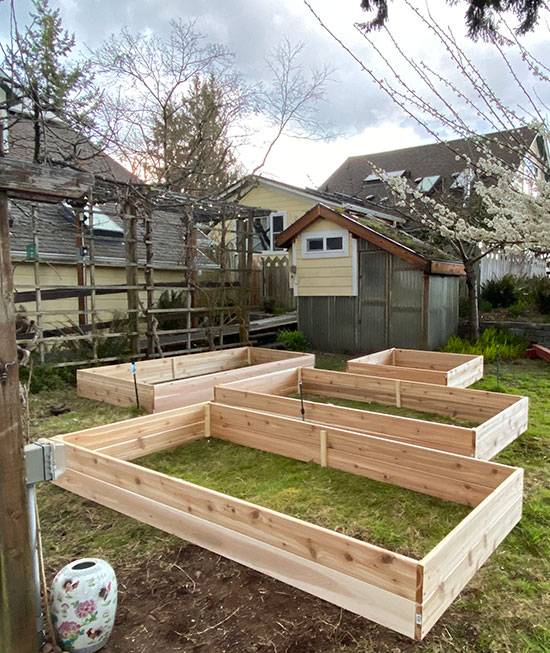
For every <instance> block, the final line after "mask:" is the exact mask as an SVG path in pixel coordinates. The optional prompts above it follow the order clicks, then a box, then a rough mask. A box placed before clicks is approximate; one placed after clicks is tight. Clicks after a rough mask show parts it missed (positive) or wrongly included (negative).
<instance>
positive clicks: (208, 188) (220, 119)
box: [146, 75, 239, 196]
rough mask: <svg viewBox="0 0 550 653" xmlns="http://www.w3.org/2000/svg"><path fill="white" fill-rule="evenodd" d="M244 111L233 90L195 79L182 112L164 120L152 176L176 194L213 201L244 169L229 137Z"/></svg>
mask: <svg viewBox="0 0 550 653" xmlns="http://www.w3.org/2000/svg"><path fill="white" fill-rule="evenodd" d="M237 111H238V107H237V106H236V105H235V103H234V97H233V94H232V92H231V88H230V86H228V85H227V84H222V83H220V82H219V81H218V80H217V79H216V77H215V76H214V75H209V76H208V77H206V78H201V77H200V76H195V77H194V78H193V80H192V81H191V84H190V88H189V90H188V91H187V93H186V94H185V96H184V98H183V101H181V102H180V103H179V104H178V107H177V109H175V108H174V107H173V105H169V106H168V107H167V110H166V111H165V112H164V113H163V115H162V117H160V116H159V117H158V119H157V120H156V122H155V126H154V129H153V132H152V137H151V140H150V143H149V150H150V152H151V153H152V156H151V157H150V159H149V162H148V163H147V165H146V167H147V173H148V175H150V176H151V177H153V178H154V179H156V180H157V181H159V182H160V183H164V184H166V186H167V187H168V188H169V189H171V190H174V191H181V192H185V193H188V194H190V195H197V196H203V195H210V194H212V193H215V192H217V191H219V190H221V189H223V188H225V187H226V186H228V185H229V184H230V183H232V182H233V181H235V179H236V178H237V176H238V173H239V169H238V165H237V159H236V156H235V152H234V147H233V144H232V141H231V137H230V134H229V131H230V128H231V126H232V124H233V122H234V120H233V115H234V113H235V112H237Z"/></svg>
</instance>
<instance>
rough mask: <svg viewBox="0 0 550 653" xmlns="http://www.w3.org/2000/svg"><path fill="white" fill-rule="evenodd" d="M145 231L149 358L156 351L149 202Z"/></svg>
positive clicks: (150, 209) (145, 209) (145, 218)
mask: <svg viewBox="0 0 550 653" xmlns="http://www.w3.org/2000/svg"><path fill="white" fill-rule="evenodd" d="M143 221H144V233H145V270H144V277H145V288H146V297H147V358H152V356H153V354H154V353H155V337H154V328H155V325H154V320H155V315H154V313H151V311H152V310H153V309H154V308H155V277H154V271H153V216H152V207H151V205H150V204H149V203H147V205H146V206H145V207H144V210H143Z"/></svg>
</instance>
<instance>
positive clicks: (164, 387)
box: [77, 347, 315, 413]
mask: <svg viewBox="0 0 550 653" xmlns="http://www.w3.org/2000/svg"><path fill="white" fill-rule="evenodd" d="M302 365H303V366H306V367H308V366H310V367H313V365H315V356H314V355H313V354H303V353H300V352H292V351H278V350H275V349H264V348H262V347H238V348H235V349H224V350H220V351H209V352H205V353H200V354H186V355H183V356H171V357H167V358H159V359H155V360H147V361H142V362H139V363H136V370H137V373H136V380H137V384H136V385H135V386H134V378H133V376H132V373H131V371H130V364H129V363H123V364H120V365H104V366H102V367H91V368H87V369H82V370H78V372H77V393H78V395H79V396H81V397H86V398H87V399H95V400H96V401H105V402H107V403H109V404H115V405H116V406H132V405H135V404H136V391H137V394H138V397H139V403H140V406H141V407H142V408H144V409H145V410H146V411H147V412H148V413H157V412H159V411H162V410H169V409H171V408H177V407H179V406H188V405H190V404H195V403H197V402H199V401H208V400H209V399H212V397H213V388H214V386H215V385H217V384H219V383H227V382H229V381H236V380H238V379H244V378H249V377H252V376H256V375H258V374H265V373H267V372H272V371H274V370H281V369H288V368H290V367H296V366H302Z"/></svg>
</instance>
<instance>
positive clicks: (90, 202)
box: [88, 193, 98, 361]
mask: <svg viewBox="0 0 550 653" xmlns="http://www.w3.org/2000/svg"><path fill="white" fill-rule="evenodd" d="M88 233H89V237H88V255H89V266H88V273H89V275H88V276H89V281H90V310H91V320H90V322H91V325H92V332H91V336H92V352H93V358H94V361H96V360H97V359H98V351H97V340H98V332H97V303H96V290H95V286H96V277H95V236H94V201H93V197H92V196H91V193H90V198H89V200H88Z"/></svg>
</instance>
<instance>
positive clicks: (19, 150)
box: [8, 112, 139, 183]
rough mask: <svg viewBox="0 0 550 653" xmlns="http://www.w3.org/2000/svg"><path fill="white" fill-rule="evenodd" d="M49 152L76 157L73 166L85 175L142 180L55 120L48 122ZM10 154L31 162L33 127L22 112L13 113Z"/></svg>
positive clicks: (54, 154)
mask: <svg viewBox="0 0 550 653" xmlns="http://www.w3.org/2000/svg"><path fill="white" fill-rule="evenodd" d="M47 126H48V130H47V136H48V150H49V154H51V155H52V157H53V158H56V157H57V158H59V159H61V160H65V159H66V158H67V156H69V155H70V156H71V157H73V158H72V159H71V161H70V163H71V165H73V166H74V167H76V168H79V169H81V170H84V171H85V172H91V173H93V174H95V175H99V176H102V177H105V178H107V179H112V180H114V181H120V182H124V183H126V182H131V181H133V182H138V181H139V179H138V177H136V176H135V175H133V174H132V173H131V172H130V171H129V170H126V168H125V167H124V166H122V165H120V163H118V162H117V161H115V160H114V159H113V158H112V157H110V156H109V155H108V154H106V153H105V152H102V151H100V150H99V149H98V148H97V147H96V146H95V145H94V144H93V143H92V142H91V141H90V140H88V139H85V138H84V137H82V136H79V135H78V134H77V133H76V132H75V131H74V130H73V129H71V128H70V127H68V126H67V125H65V124H64V123H63V122H62V121H61V120H58V119H56V118H54V119H50V120H48V125H47ZM8 136H9V155H10V157H13V158H14V159H20V160H22V161H32V158H33V150H34V132H33V124H32V121H31V120H30V118H28V117H26V116H24V115H23V114H21V113H13V112H10V121H9V128H8Z"/></svg>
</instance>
